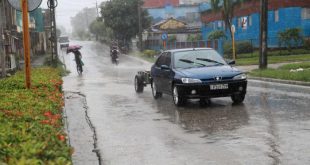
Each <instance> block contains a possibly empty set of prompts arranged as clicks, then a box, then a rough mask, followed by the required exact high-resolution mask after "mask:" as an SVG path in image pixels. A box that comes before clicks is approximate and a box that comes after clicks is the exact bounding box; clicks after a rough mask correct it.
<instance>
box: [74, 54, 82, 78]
mask: <svg viewBox="0 0 310 165" xmlns="http://www.w3.org/2000/svg"><path fill="white" fill-rule="evenodd" d="M75 60H77V61H76V70H77V72H78V74H79V75H81V74H82V73H83V65H82V61H81V59H80V58H78V59H75Z"/></svg>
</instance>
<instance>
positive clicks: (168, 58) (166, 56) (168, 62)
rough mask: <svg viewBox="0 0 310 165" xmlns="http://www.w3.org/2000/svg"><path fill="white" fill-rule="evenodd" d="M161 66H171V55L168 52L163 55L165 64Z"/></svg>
mask: <svg viewBox="0 0 310 165" xmlns="http://www.w3.org/2000/svg"><path fill="white" fill-rule="evenodd" d="M163 65H167V66H169V67H170V66H171V53H170V52H168V53H167V54H165V62H164V64H163Z"/></svg>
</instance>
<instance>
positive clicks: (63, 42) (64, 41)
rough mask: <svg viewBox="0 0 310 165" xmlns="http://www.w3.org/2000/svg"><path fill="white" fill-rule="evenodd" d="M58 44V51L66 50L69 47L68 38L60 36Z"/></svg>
mask: <svg viewBox="0 0 310 165" xmlns="http://www.w3.org/2000/svg"><path fill="white" fill-rule="evenodd" d="M58 42H59V45H60V49H62V48H67V47H68V46H69V37H68V36H60V37H59V40H58Z"/></svg>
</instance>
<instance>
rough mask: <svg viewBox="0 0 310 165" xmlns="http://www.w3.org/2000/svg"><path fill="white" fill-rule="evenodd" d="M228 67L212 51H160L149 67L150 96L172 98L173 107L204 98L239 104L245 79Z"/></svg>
mask: <svg viewBox="0 0 310 165" xmlns="http://www.w3.org/2000/svg"><path fill="white" fill-rule="evenodd" d="M233 64H235V61H230V62H229V63H228V64H227V62H226V61H225V60H224V59H223V58H222V56H221V55H219V54H218V53H217V52H216V51H215V50H213V49H211V48H194V49H176V50H168V51H165V52H163V53H162V54H161V55H160V56H159V57H158V59H157V61H156V62H155V64H154V65H153V66H152V68H151V72H150V77H151V82H150V83H151V87H152V94H153V97H154V98H155V99H158V98H159V97H161V96H162V94H163V93H164V94H168V95H172V98H173V102H174V104H175V105H177V106H180V105H183V104H184V103H185V102H186V100H187V99H200V100H201V101H202V102H204V101H205V100H206V99H209V98H215V97H228V96H230V97H231V99H232V101H233V102H234V103H242V102H243V100H244V98H245V94H246V88H247V76H246V74H245V73H244V72H242V71H239V70H238V69H236V68H235V67H232V66H231V65H233Z"/></svg>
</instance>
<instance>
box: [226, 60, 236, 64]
mask: <svg viewBox="0 0 310 165" xmlns="http://www.w3.org/2000/svg"><path fill="white" fill-rule="evenodd" d="M227 63H228V65H235V64H236V61H235V60H229V61H227Z"/></svg>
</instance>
